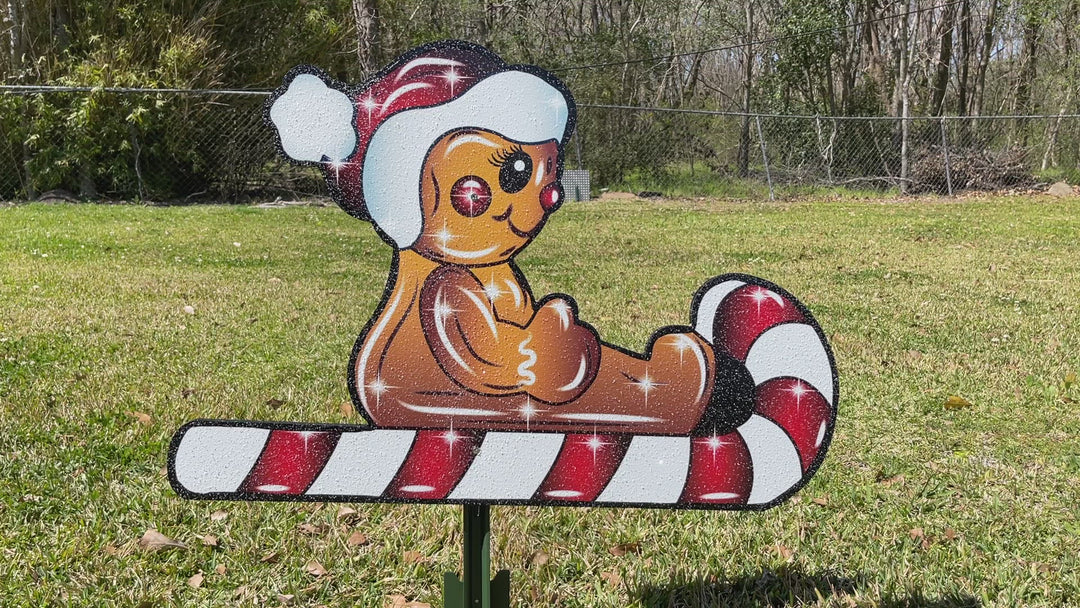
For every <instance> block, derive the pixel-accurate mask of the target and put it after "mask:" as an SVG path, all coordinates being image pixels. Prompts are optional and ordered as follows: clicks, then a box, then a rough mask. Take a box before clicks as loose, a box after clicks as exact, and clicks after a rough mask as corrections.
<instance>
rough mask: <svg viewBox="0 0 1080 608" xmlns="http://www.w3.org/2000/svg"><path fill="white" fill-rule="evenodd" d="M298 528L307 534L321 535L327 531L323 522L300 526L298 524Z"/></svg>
mask: <svg viewBox="0 0 1080 608" xmlns="http://www.w3.org/2000/svg"><path fill="white" fill-rule="evenodd" d="M296 529H297V530H299V531H300V532H301V533H302V534H307V535H309V536H319V535H321V534H322V533H323V532H325V531H326V527H325V526H324V525H323V524H311V523H303V524H300V525H299V526H296Z"/></svg>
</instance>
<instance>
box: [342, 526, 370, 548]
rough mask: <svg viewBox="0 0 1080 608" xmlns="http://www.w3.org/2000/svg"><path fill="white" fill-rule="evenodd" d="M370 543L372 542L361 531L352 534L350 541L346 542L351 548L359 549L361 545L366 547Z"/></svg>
mask: <svg viewBox="0 0 1080 608" xmlns="http://www.w3.org/2000/svg"><path fill="white" fill-rule="evenodd" d="M369 542H371V541H369V540H368V537H367V534H364V533H363V532H361V531H359V530H357V531H355V532H353V533H352V534H350V535H349V539H348V540H346V541H345V543H346V544H348V545H349V546H350V547H359V546H361V545H366V544H368V543H369Z"/></svg>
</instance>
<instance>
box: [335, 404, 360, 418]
mask: <svg viewBox="0 0 1080 608" xmlns="http://www.w3.org/2000/svg"><path fill="white" fill-rule="evenodd" d="M338 409H339V410H341V415H342V417H344V418H352V417H353V416H355V415H356V408H354V407H353V404H352V401H342V402H341V405H339V406H338Z"/></svg>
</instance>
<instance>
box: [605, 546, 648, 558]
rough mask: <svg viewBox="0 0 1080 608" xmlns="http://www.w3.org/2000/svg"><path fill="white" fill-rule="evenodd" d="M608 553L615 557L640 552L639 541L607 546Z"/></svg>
mask: <svg viewBox="0 0 1080 608" xmlns="http://www.w3.org/2000/svg"><path fill="white" fill-rule="evenodd" d="M608 553H610V554H612V555H614V556H615V557H622V556H624V555H626V554H627V553H641V543H619V544H618V545H615V546H614V547H611V548H609V549H608Z"/></svg>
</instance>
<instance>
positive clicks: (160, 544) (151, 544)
mask: <svg viewBox="0 0 1080 608" xmlns="http://www.w3.org/2000/svg"><path fill="white" fill-rule="evenodd" d="M139 546H140V547H142V548H143V549H145V550H147V551H160V550H162V549H187V545H185V544H184V543H182V542H180V541H178V540H173V539H171V538H169V537H168V536H165V535H164V534H162V533H161V532H158V531H157V530H155V529H153V528H150V529H149V530H147V531H146V532H144V533H143V535H142V537H141V538H140V539H139Z"/></svg>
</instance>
